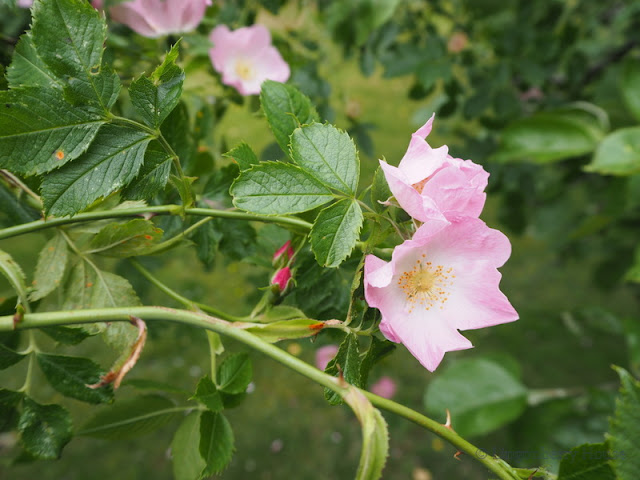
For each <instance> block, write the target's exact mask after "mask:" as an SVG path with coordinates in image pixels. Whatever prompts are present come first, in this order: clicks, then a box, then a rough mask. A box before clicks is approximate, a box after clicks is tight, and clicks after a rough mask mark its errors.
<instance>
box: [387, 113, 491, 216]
mask: <svg viewBox="0 0 640 480" xmlns="http://www.w3.org/2000/svg"><path fill="white" fill-rule="evenodd" d="M433 118H434V116H433V115H432V116H431V118H430V119H429V120H428V121H427V123H425V124H424V125H423V126H422V127H420V128H419V129H418V130H417V131H416V132H415V133H414V134H413V135H412V136H411V142H410V143H409V148H408V149H407V152H406V153H405V155H404V157H403V158H402V160H401V161H400V164H399V165H398V166H397V167H394V166H392V165H389V164H388V163H386V162H383V161H382V160H381V161H380V166H381V167H382V170H383V171H384V174H385V178H386V179H387V183H388V184H389V189H390V190H391V192H392V193H393V196H394V197H395V198H396V200H397V201H398V204H399V205H400V206H401V207H402V208H403V209H404V210H405V211H406V212H407V213H408V214H409V215H411V216H412V217H413V218H415V219H416V220H419V221H421V222H426V221H427V220H434V221H440V222H441V224H442V225H443V226H444V225H445V224H446V223H447V221H448V220H449V219H450V218H453V217H456V216H458V215H464V216H470V217H477V216H479V215H480V212H481V211H482V208H483V206H484V202H485V199H486V194H485V193H484V189H485V187H486V186H487V179H488V178H489V174H488V173H487V172H486V171H485V170H484V169H483V168H482V166H480V165H477V164H475V163H473V162H472V161H471V160H461V159H459V158H453V157H452V156H451V155H449V153H448V151H449V148H448V147H447V146H446V145H444V146H442V147H439V148H431V146H429V144H428V143H427V142H426V140H425V139H426V137H427V136H428V135H429V133H431V125H432V124H433Z"/></svg>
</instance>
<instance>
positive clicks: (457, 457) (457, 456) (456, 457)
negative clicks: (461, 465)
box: [453, 450, 462, 462]
mask: <svg viewBox="0 0 640 480" xmlns="http://www.w3.org/2000/svg"><path fill="white" fill-rule="evenodd" d="M460 455H462V452H461V451H460V450H458V451H457V452H456V453H454V454H453V458H455V459H456V460H458V461H459V462H460V461H462V459H461V458H460Z"/></svg>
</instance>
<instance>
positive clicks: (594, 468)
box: [558, 443, 616, 480]
mask: <svg viewBox="0 0 640 480" xmlns="http://www.w3.org/2000/svg"><path fill="white" fill-rule="evenodd" d="M610 460H611V458H610V457H609V452H608V446H607V444H606V443H587V444H585V445H580V446H579V447H575V448H572V449H571V450H570V451H569V452H567V453H565V454H564V455H563V456H562V461H561V462H560V470H559V472H558V480H616V476H615V474H614V473H613V469H612V468H611V464H610Z"/></svg>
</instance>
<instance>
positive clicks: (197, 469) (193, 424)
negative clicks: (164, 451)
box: [171, 412, 207, 480]
mask: <svg viewBox="0 0 640 480" xmlns="http://www.w3.org/2000/svg"><path fill="white" fill-rule="evenodd" d="M201 416H202V413H201V412H192V413H190V414H189V415H187V417H186V418H185V419H184V420H183V421H182V423H181V424H180V426H179V427H178V430H176V433H175V435H174V436H173V441H172V442H171V456H172V458H173V475H174V477H175V479H176V480H199V479H200V478H201V477H202V472H203V471H204V469H205V467H206V466H207V463H206V462H205V460H204V459H203V458H202V456H201V455H200V417H201Z"/></svg>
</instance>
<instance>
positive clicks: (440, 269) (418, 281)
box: [397, 255, 455, 313]
mask: <svg viewBox="0 0 640 480" xmlns="http://www.w3.org/2000/svg"><path fill="white" fill-rule="evenodd" d="M423 257H424V255H423ZM452 272H453V268H445V267H444V266H443V265H433V264H432V262H425V261H423V260H416V262H415V264H414V266H413V267H412V268H411V269H409V270H407V271H406V272H403V273H402V274H401V275H400V277H398V281H397V284H398V286H399V287H400V289H401V290H402V291H403V292H404V294H405V295H406V297H407V308H408V311H409V313H411V312H413V310H414V308H416V306H417V307H419V308H424V309H425V310H430V309H431V308H433V307H436V306H437V307H440V309H441V310H442V309H443V308H444V304H445V303H446V302H447V300H449V292H448V291H447V290H448V287H450V286H451V285H453V280H452V279H453V278H455V275H452Z"/></svg>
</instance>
